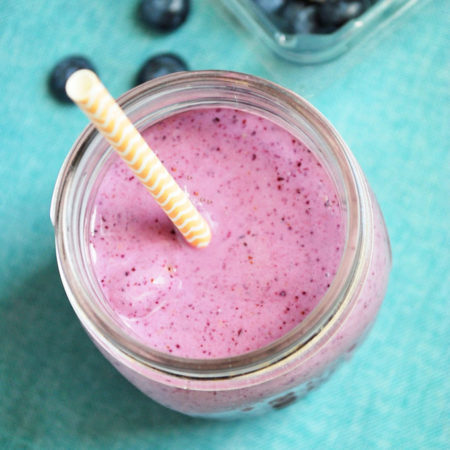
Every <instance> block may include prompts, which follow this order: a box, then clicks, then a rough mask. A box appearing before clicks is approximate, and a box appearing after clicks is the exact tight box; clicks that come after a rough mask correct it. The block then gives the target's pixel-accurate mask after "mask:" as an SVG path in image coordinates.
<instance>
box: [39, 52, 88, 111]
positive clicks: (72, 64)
mask: <svg viewBox="0 0 450 450" xmlns="http://www.w3.org/2000/svg"><path fill="white" fill-rule="evenodd" d="M79 69H90V70H92V71H94V72H95V71H96V70H95V69H94V66H93V65H92V63H91V62H90V61H89V60H88V59H87V58H85V57H84V56H78V55H74V56H68V57H67V58H64V59H63V60H61V61H60V62H59V63H58V64H56V66H55V67H53V69H52V71H51V72H50V76H49V78H48V87H49V90H50V92H51V93H52V95H53V96H54V97H55V98H56V99H58V100H59V101H61V102H64V103H71V102H72V100H70V98H69V97H67V94H66V81H67V80H68V79H69V77H70V75H72V74H73V73H74V72H76V71H77V70H79Z"/></svg>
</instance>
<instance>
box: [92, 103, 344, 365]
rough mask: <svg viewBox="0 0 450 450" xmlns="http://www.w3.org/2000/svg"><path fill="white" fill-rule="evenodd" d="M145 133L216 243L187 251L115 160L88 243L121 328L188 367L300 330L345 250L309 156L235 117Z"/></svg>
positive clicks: (331, 195) (176, 119) (255, 122)
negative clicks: (195, 361)
mask: <svg viewBox="0 0 450 450" xmlns="http://www.w3.org/2000/svg"><path fill="white" fill-rule="evenodd" d="M143 134H144V137H145V139H146V140H147V141H148V142H149V144H150V146H151V147H152V149H153V150H154V151H155V152H156V153H157V154H158V156H159V158H160V159H161V160H162V162H163V164H164V165H165V166H166V167H167V169H168V170H169V171H170V172H171V173H172V175H173V176H174V178H175V180H176V181H177V182H178V183H179V184H180V185H181V187H182V188H183V189H185V190H186V191H187V192H188V193H189V195H190V198H191V200H192V201H193V203H194V204H195V205H196V206H197V207H198V209H199V211H200V212H201V213H202V214H203V215H204V216H205V218H206V219H207V220H208V221H209V223H210V225H211V230H212V235H213V237H212V240H211V243H210V245H209V246H208V247H207V248H205V249H194V248H192V247H190V246H189V245H188V244H187V243H186V242H185V241H184V239H183V237H182V236H181V235H180V234H179V233H178V231H176V230H175V228H174V226H173V224H172V223H171V222H170V220H169V219H168V218H167V216H166V215H165V214H164V212H163V211H162V210H161V209H160V208H159V206H158V205H157V204H156V202H155V201H154V200H153V198H152V197H151V195H150V194H149V192H148V191H147V190H146V189H145V188H144V187H143V186H142V185H141V184H140V182H139V181H138V180H137V179H136V178H135V177H134V176H133V174H132V173H131V172H130V170H129V169H128V168H127V167H126V165H125V164H124V163H123V162H122V161H121V160H120V159H119V157H118V156H116V155H112V157H111V158H112V161H113V162H112V164H111V165H110V167H109V168H108V169H107V171H106V174H105V176H104V178H103V180H102V181H101V184H100V187H99V190H98V192H97V195H96V199H95V203H94V208H93V214H92V223H91V234H90V236H89V239H90V251H91V256H92V261H93V265H94V270H95V274H96V276H97V279H98V281H99V284H100V286H101V288H102V291H103V293H104V296H105V299H106V301H107V303H108V304H109V306H110V307H111V309H112V311H113V314H114V315H115V316H116V319H117V321H118V322H119V323H120V324H122V326H123V327H124V328H126V329H128V332H129V333H131V334H134V335H135V336H138V338H139V339H140V340H141V341H142V342H144V343H145V344H147V345H149V346H150V347H152V348H154V349H157V350H160V351H162V352H166V353H170V354H172V355H176V356H181V357H188V358H223V357H228V356H236V355H239V354H242V353H246V352H249V351H251V350H256V349H258V348H261V347H263V346H265V345H267V344H270V343H271V342H273V341H274V340H276V339H277V338H279V337H281V336H283V335H284V334H285V333H286V332H288V331H289V330H291V329H292V328H293V327H294V326H296V325H297V324H299V323H300V322H301V321H302V320H303V319H304V318H305V316H306V315H307V314H308V313H309V312H310V311H311V310H312V309H313V308H314V307H315V306H316V305H317V303H318V302H319V300H320V299H321V297H322V296H323V295H324V293H325V292H326V290H327V288H328V287H329V286H330V283H331V281H332V279H333V276H334V275H335V274H336V271H337V268H338V265H339V262H340V259H341V256H342V252H343V247H344V241H345V221H344V214H343V212H342V210H341V207H340V205H339V201H338V199H337V193H336V188H335V186H334V184H333V182H332V181H331V178H330V177H329V175H328V174H327V172H326V171H325V169H324V168H323V167H322V165H321V164H320V163H319V161H318V160H317V159H316V157H315V156H314V155H313V154H312V153H311V152H310V151H309V150H308V149H307V148H306V147H305V146H304V145H303V144H302V143H301V142H299V141H298V140H297V139H295V138H294V137H293V136H292V135H291V134H290V133H289V132H287V131H286V130H284V129H282V128H281V127H279V126H278V125H275V124H274V123H272V122H270V121H268V120H266V119H263V118H261V117H258V116H255V115H252V114H249V113H246V112H242V111H237V110H232V109H213V108H209V109H197V110H192V111H188V112H185V113H181V114H178V115H175V116H172V117H170V118H168V119H164V120H163V121H161V122H159V123H157V124H155V125H153V126H151V127H150V128H148V129H147V130H145V131H144V133H143Z"/></svg>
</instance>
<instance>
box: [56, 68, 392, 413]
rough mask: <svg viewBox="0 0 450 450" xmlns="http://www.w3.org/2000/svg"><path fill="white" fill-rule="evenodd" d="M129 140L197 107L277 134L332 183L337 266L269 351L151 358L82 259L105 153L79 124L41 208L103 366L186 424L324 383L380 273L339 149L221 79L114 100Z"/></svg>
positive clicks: (387, 257)
mask: <svg viewBox="0 0 450 450" xmlns="http://www.w3.org/2000/svg"><path fill="white" fill-rule="evenodd" d="M119 103H120V104H121V106H122V107H123V109H124V110H125V111H126V113H127V114H128V116H129V117H130V118H131V120H132V121H133V122H134V123H135V124H136V126H137V128H138V129H139V130H144V129H145V128H147V127H148V126H150V125H151V124H154V123H155V122H157V121H159V120H162V119H164V118H166V117H168V116H171V115H173V114H177V113H180V112H183V111H186V110H189V109H196V108H201V107H225V108H226V107H231V108H235V109H240V110H244V111H247V112H251V113H254V114H256V115H259V116H262V117H265V118H267V119H269V120H272V121H273V122H275V123H277V124H278V125H280V126H281V127H283V128H285V129H286V130H288V131H289V132H290V133H291V134H292V135H294V136H295V137H297V138H298V139H300V140H301V141H302V142H304V143H305V144H306V145H307V146H308V147H309V149H310V150H311V151H312V152H314V154H315V155H316V157H317V158H318V159H319V161H320V162H321V163H322V164H323V165H324V166H325V167H326V168H327V170H328V172H329V174H330V176H331V177H332V179H333V181H334V182H335V185H336V189H337V192H338V195H339V200H340V203H341V207H342V211H343V214H344V217H345V224H346V241H345V249H344V252H343V256H342V260H341V263H340V266H339V268H338V271H337V274H336V276H335V277H334V279H333V281H332V283H331V286H330V288H329V289H328V291H327V292H326V294H325V295H324V297H323V298H322V299H321V301H320V302H319V304H318V305H317V307H316V308H315V309H313V311H312V312H311V313H310V314H309V315H308V316H307V317H306V318H305V319H304V320H303V321H302V322H301V323H300V324H299V325H297V326H296V327H295V328H294V329H292V330H291V331H290V332H288V333H287V334H286V335H284V336H283V337H282V338H280V339H278V340H276V341H275V342H273V343H271V344H270V345H268V346H266V347H263V348H261V349H258V350H256V351H253V352H249V353H245V354H242V355H239V356H234V357H230V358H225V359H204V360H203V359H187V358H180V357H175V356H171V355H169V354H164V353H161V352H158V351H155V350H154V349H152V348H149V347H147V346H146V345H144V344H143V343H142V342H139V340H137V339H136V338H135V337H132V336H130V335H129V334H127V333H126V332H125V331H124V330H123V328H122V327H121V326H120V325H119V324H118V323H117V322H116V321H115V319H114V318H113V315H112V314H111V313H110V311H109V310H108V306H107V304H106V302H105V299H104V297H103V293H102V291H101V289H100V287H99V284H98V282H97V280H96V278H95V275H94V271H93V268H92V262H91V255H90V252H89V248H88V239H89V229H90V223H91V220H90V219H91V212H92V207H93V202H94V199H95V194H96V192H97V189H98V186H99V183H100V181H101V179H102V176H103V175H104V173H105V172H106V170H107V168H108V167H109V164H110V162H111V158H110V156H111V155H112V152H113V150H112V149H111V148H110V147H109V146H108V144H107V143H106V141H105V140H104V139H103V138H102V137H101V136H100V135H99V134H98V133H97V131H96V130H95V129H94V128H93V126H92V125H89V126H88V127H87V128H86V129H85V130H84V131H83V133H82V134H81V135H80V137H79V138H78V140H77V141H76V142H75V145H74V146H73V148H72V150H71V151H70V153H69V155H68V156H67V158H66V161H65V162H64V165H63V167H62V169H61V171H60V174H59V177H58V180H57V183H56V187H55V191H54V195H53V200H52V207H51V219H52V222H53V225H54V228H55V236H56V253H57V259H58V266H59V270H60V274H61V278H62V281H63V284H64V287H65V290H66V293H67V296H68V297H69V300H70V302H71V304H72V306H73V308H74V310H75V312H76V314H77V315H78V317H79V319H80V321H81V323H82V324H83V326H84V327H85V329H86V331H87V333H88V334H89V336H90V337H91V339H92V340H93V342H94V343H95V344H96V345H97V347H98V348H99V349H100V351H101V352H102V353H103V354H104V355H105V356H106V358H108V360H109V361H110V362H111V363H112V364H113V365H114V366H115V367H116V368H117V369H118V370H119V371H120V372H121V373H122V374H123V375H124V376H125V377H126V378H127V379H128V380H130V381H131V382H132V383H133V384H134V385H136V386H137V387H138V388H139V389H140V390H141V391H142V392H144V393H145V394H147V395H148V396H149V397H151V398H153V399H154V400H156V401H157V402H159V403H161V404H163V405H165V406H167V407H169V408H172V409H175V410H177V411H180V412H183V413H185V414H189V415H193V416H204V417H227V416H230V415H231V416H233V417H234V416H240V415H241V416H245V415H249V414H252V413H259V412H262V411H265V410H269V409H272V408H275V409H277V408H281V407H282V406H285V405H287V404H289V403H292V402H293V401H294V400H295V399H297V398H299V397H301V396H303V395H304V394H305V393H307V392H308V391H309V390H311V389H313V388H314V387H315V386H317V385H318V384H319V383H320V382H321V381H323V380H324V379H325V378H327V377H328V375H329V374H330V373H331V372H332V371H333V369H334V368H335V367H336V365H337V364H338V363H339V362H340V361H341V360H343V359H345V358H346V357H348V355H349V354H350V353H351V352H352V351H353V349H354V348H355V347H356V345H357V344H358V343H359V342H360V341H361V339H362V337H363V336H364V334H365V332H366V331H367V329H368V328H369V326H370V324H371V323H372V322H373V320H374V318H375V316H376V313H377V310H378V308H379V306H380V304H381V302H382V299H383V296H384V294H385V290H386V285H387V281H388V274H389V271H390V266H391V254H390V247H389V240H388V236H387V232H386V228H385V225H384V222H383V218H382V215H381V212H380V210H379V207H378V205H377V202H376V200H375V198H374V196H373V195H372V193H371V190H370V188H369V186H368V184H367V181H366V180H365V178H364V175H363V173H362V172H361V169H360V167H359V166H358V164H357V162H356V161H355V159H354V157H353V155H352V154H351V152H350V150H349V149H348V148H347V146H346V145H345V143H344V142H343V140H342V139H341V138H340V137H339V135H338V134H337V132H336V131H335V130H334V129H333V127H332V126H331V125H330V124H329V123H328V121H327V120H326V119H325V118H324V117H323V116H322V115H321V114H320V113H319V112H318V111H317V110H315V109H314V108H313V107H312V106H311V105H310V104H309V103H308V102H306V101H305V100H304V99H302V98H300V97H299V96H298V95H296V94H295V93H293V92H290V91H288V90H286V89H284V88H282V87H280V86H277V85H275V84H273V83H271V82H269V81H266V80H263V79H260V78H256V77H254V76H250V75H245V74H239V73H233V72H221V71H204V72H182V73H176V74H173V75H170V76H167V77H163V78H160V79H156V80H153V81H152V82H148V83H146V84H144V85H141V86H138V87H137V88H134V89H132V90H131V91H129V92H127V93H126V94H124V95H123V96H122V97H121V98H120V99H119Z"/></svg>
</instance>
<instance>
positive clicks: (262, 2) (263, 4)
mask: <svg viewBox="0 0 450 450" xmlns="http://www.w3.org/2000/svg"><path fill="white" fill-rule="evenodd" d="M253 3H255V4H256V5H257V6H258V7H259V8H261V9H262V10H263V11H264V12H265V13H267V14H272V13H275V12H277V11H279V10H280V9H281V8H282V7H283V6H284V4H285V3H286V0H253Z"/></svg>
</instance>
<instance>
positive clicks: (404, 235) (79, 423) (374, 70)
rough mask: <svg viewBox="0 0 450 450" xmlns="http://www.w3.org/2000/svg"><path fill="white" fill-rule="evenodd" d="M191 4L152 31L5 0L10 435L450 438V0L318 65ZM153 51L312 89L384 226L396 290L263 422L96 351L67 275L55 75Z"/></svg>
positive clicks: (3, 195)
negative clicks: (62, 264) (164, 400)
mask: <svg viewBox="0 0 450 450" xmlns="http://www.w3.org/2000/svg"><path fill="white" fill-rule="evenodd" d="M193 3H194V5H193V10H192V14H191V16H190V18H189V20H188V22H187V23H186V24H185V25H184V26H183V27H181V28H180V29H179V30H177V31H176V32H174V33H173V34H169V35H156V34H154V33H150V32H148V31H146V30H145V29H143V28H142V26H141V25H140V24H139V23H138V22H137V21H136V19H135V9H136V4H137V1H127V2H126V1H121V2H119V1H114V2H111V1H107V0H77V1H76V2H67V1H62V0H52V1H50V2H44V1H40V0H6V1H3V2H2V6H1V12H0V30H1V33H0V86H1V87H0V96H1V101H0V157H1V160H0V161H1V162H0V187H1V189H0V229H1V234H0V318H1V319H0V320H1V332H0V448H6V449H9V448H14V449H15V448H46V449H47V448H66V449H67V448H84V449H86V448H108V449H134V448H137V449H139V448H142V449H144V448H153V449H177V448H186V449H187V448H189V449H190V448H195V449H200V448H202V449H219V448H220V449H222V448H227V449H228V448H229V449H241V448H242V449H246V448H258V449H259V448H261V449H266V448H267V449H291V448H305V449H316V448H317V449H341V448H342V449H388V448H392V449H438V448H442V449H443V448H448V447H449V446H450V429H449V425H448V424H449V423H450V410H449V406H448V405H449V404H450V385H449V372H450V356H449V344H450V339H449V325H450V324H449V322H450V321H449V308H450V304H449V291H448V285H449V278H448V268H449V243H450V234H449V218H450V217H449V200H448V194H449V188H450V186H449V169H450V157H449V142H450V133H449V128H450V127H449V126H448V117H449V113H450V108H449V102H450V99H449V82H450V70H449V69H450V67H449V66H450V64H449V52H448V49H449V48H450V39H449V32H448V29H449V26H448V17H449V14H450V8H449V3H448V2H447V1H446V0H433V1H431V2H428V3H425V4H424V5H423V6H422V7H420V5H419V7H417V8H415V9H413V10H412V11H411V12H410V13H409V14H408V15H407V16H405V17H404V18H402V19H401V21H399V22H398V23H397V24H396V25H395V26H393V27H391V29H390V31H389V32H388V33H384V34H383V36H381V37H380V36H378V35H376V36H374V37H373V38H372V40H371V44H367V45H366V46H365V47H361V48H359V50H358V49H355V50H354V51H353V52H351V53H350V54H349V55H347V56H345V57H343V58H341V59H339V60H337V61H335V62H333V63H331V64H326V65H321V66H315V67H309V68H302V67H298V66H295V65H293V64H288V63H283V62H282V61H281V60H279V59H277V58H275V57H273V56H271V55H270V54H269V53H268V52H266V51H265V50H263V49H262V47H261V45H260V44H259V43H255V42H252V41H251V40H250V38H249V37H248V36H247V35H246V34H245V33H244V32H243V31H241V30H240V28H239V27H238V26H237V25H235V24H234V23H233V21H232V20H230V18H229V17H228V16H227V14H225V13H224V11H223V10H222V9H220V8H219V7H218V5H217V2H215V1H211V2H207V1H201V0H197V1H194V2H193ZM161 51H175V52H178V53H179V54H180V55H182V56H183V57H184V58H185V59H186V60H187V61H188V62H189V64H190V67H191V68H192V69H208V68H212V69H231V70H237V71H244V72H249V73H253V74H256V75H260V76H264V77H267V78H269V79H272V80H275V81H277V82H279V83H283V84H284V85H285V86H287V87H289V88H292V89H293V90H295V91H297V92H299V93H304V94H306V95H307V96H308V97H309V98H310V99H311V101H312V102H313V103H314V104H315V105H316V106H317V107H318V108H319V109H321V110H322V111H323V112H324V113H325V114H326V115H327V116H328V118H329V119H330V120H331V121H332V122H333V123H334V124H335V125H336V127H337V129H338V130H339V131H340V132H341V134H342V135H343V137H344V139H345V140H346V141H347V142H348V143H349V145H350V147H351V148H352V149H353V151H354V153H355V155H356V157H357V158H358V160H359V162H360V163H361V166H362V167H363V169H364V171H365V172H366V174H367V177H368V179H369V181H370V183H371V185H372V187H373V189H374V191H375V193H376V194H377V197H378V199H379V201H380V204H381V206H382V209H383V211H384V214H385V218H386V222H387V225H388V229H389V232H390V236H391V240H392V250H393V258H394V265H393V270H392V274H391V281H390V286H389V291H388V294H387V297H386V301H385V303H384V305H383V307H382V309H381V312H380V315H379V318H378V320H377V322H376V324H375V326H374V328H373V330H372V332H371V334H370V336H369V337H368V339H367V340H366V341H365V343H364V345H363V346H362V347H361V348H360V349H359V350H358V351H357V352H356V354H355V356H354V357H353V359H352V360H351V361H350V362H348V363H347V364H346V365H344V366H342V368H340V369H339V370H338V371H337V373H336V374H335V375H334V376H333V377H332V378H331V379H330V380H329V381H328V382H327V383H326V384H325V385H323V386H322V387H321V388H319V389H318V390H317V391H315V392H313V393H311V394H310V395H309V396H308V397H307V398H306V399H304V400H302V401H301V402H299V403H297V404H295V405H293V406H291V407H289V408H286V409H283V410H280V411H274V412H273V413H271V414H268V415H266V416H263V417H260V418H255V419H251V420H248V421H239V422H223V423H222V422H210V421H204V420H197V419H191V418H188V417H184V416H182V415H180V414H177V413H175V412H172V411H169V410H167V409H165V408H163V407H161V406H159V405H157V404H156V403H154V402H153V401H151V400H149V399H147V398H146V397H144V396H143V395H142V394H141V393H140V392H138V391H137V390H136V389H135V388H134V387H133V386H131V385H130V384H129V383H128V382H127V381H126V380H124V379H123V378H122V377H121V376H120V375H119V374H118V373H117V372H116V371H115V370H114V369H113V367H112V366H110V365H109V363H108V362H107V361H106V360H105V359H104V358H103V357H102V356H101V355H100V353H99V352H98V351H97V350H96V349H95V348H94V346H93V345H92V343H91V342H90V340H89V339H88V337H87V336H86V334H85V333H84V331H83V329H82V327H81V325H80V324H79V322H78V320H77V318H76V317H75V314H74V313H73V311H72V309H71V307H70V305H69V302H68V301H67V299H66V296H65V294H64V291H63V289H62V286H61V283H60V281H59V276H58V273H57V268H56V262H55V255H54V244H53V230H52V227H51V224H50V220H49V206H50V198H51V194H52V190H53V186H54V182H55V179H56V176H57V173H58V170H59V168H60V166H61V164H62V161H63V159H64V157H65V155H66V153H67V151H68V149H69V148H70V146H71V144H72V143H73V141H74V139H75V138H76V136H77V135H78V134H79V132H80V131H81V129H82V127H83V126H84V125H85V124H86V119H85V118H84V117H83V116H82V114H81V113H80V112H79V111H77V110H76V108H74V107H72V106H61V105H60V104H58V103H56V102H55V101H54V100H52V98H51V97H50V96H49V95H48V93H47V90H46V77H47V74H48V72H49V70H50V69H51V67H52V66H53V64H54V63H55V62H56V61H58V60H59V59H60V58H61V57H63V56H65V55H67V54H72V53H81V54H85V55H87V56H89V57H90V58H91V59H92V61H93V62H94V64H95V65H96V67H97V69H98V71H99V73H100V75H101V77H102V79H103V80H104V82H105V84H106V85H107V86H108V87H109V88H110V90H111V91H112V93H113V94H114V95H119V94H121V93H122V92H124V91H125V90H127V89H128V88H129V87H130V83H131V82H132V80H133V79H134V76H135V73H136V71H137V70H138V68H139V66H140V64H141V63H142V62H143V60H144V59H145V58H147V57H149V56H150V55H152V54H154V53H157V52H161ZM312 94H314V96H312Z"/></svg>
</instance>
